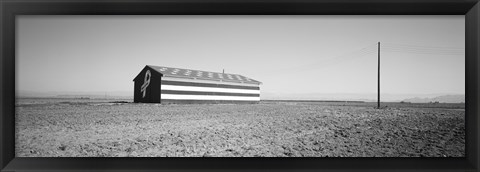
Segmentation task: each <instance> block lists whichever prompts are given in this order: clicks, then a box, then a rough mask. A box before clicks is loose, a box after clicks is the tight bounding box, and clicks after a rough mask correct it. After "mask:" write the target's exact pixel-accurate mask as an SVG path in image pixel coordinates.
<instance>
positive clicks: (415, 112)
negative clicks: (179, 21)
mask: <svg viewBox="0 0 480 172" xmlns="http://www.w3.org/2000/svg"><path fill="white" fill-rule="evenodd" d="M384 105H386V106H387V107H384V108H383V109H376V108H374V106H375V104H374V103H342V102H333V103H326V102H275V101H267V102H261V103H259V104H241V105H236V104H215V105H209V104H201V105H199V104H190V105H174V104H173V105H160V104H137V103H122V102H113V103H112V102H110V103H109V102H108V101H106V100H104V101H94V100H80V101H75V100H50V99H45V100H43V99H23V100H22V99H21V100H17V105H16V125H15V126H16V131H15V132H16V140H15V141H16V144H15V146H16V148H15V152H16V156H17V157H212V156H213V157H464V156H465V106H464V104H437V105H432V104H425V105H421V104H420V105H419V104H412V105H405V104H401V105H400V104H399V103H390V104H384Z"/></svg>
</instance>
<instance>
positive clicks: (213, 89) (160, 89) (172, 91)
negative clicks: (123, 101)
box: [134, 65, 261, 103]
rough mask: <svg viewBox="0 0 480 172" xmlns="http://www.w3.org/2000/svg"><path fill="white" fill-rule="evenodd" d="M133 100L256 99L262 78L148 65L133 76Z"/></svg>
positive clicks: (222, 100)
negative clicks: (255, 78) (259, 79)
mask: <svg viewBox="0 0 480 172" xmlns="http://www.w3.org/2000/svg"><path fill="white" fill-rule="evenodd" d="M134 82H135V88H134V89H135V91H134V102H143V103H258V102H259V101H260V84H261V82H259V81H257V80H254V79H252V78H248V77H245V76H243V75H239V74H229V73H218V72H208V71H200V70H192V69H181V68H174V67H163V66H152V65H147V66H145V68H144V69H143V70H142V71H141V72H140V73H139V74H138V75H137V77H135V79H134Z"/></svg>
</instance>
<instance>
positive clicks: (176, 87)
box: [161, 85, 260, 94]
mask: <svg viewBox="0 0 480 172" xmlns="http://www.w3.org/2000/svg"><path fill="white" fill-rule="evenodd" d="M161 89H162V90H177V91H203V92H219V93H247V94H260V90H246V89H234V88H215V87H194V86H180V85H162V86H161Z"/></svg>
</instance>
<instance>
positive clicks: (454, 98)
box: [403, 95, 465, 103]
mask: <svg viewBox="0 0 480 172" xmlns="http://www.w3.org/2000/svg"><path fill="white" fill-rule="evenodd" d="M403 101H404V102H411V103H429V102H439V103H464V102H465V95H443V96H437V97H432V98H419V97H415V98H409V99H404V100H403Z"/></svg>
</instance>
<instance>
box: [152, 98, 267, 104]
mask: <svg viewBox="0 0 480 172" xmlns="http://www.w3.org/2000/svg"><path fill="white" fill-rule="evenodd" d="M259 102H260V101H239V100H174V99H162V100H161V102H160V103H161V104H256V103H259Z"/></svg>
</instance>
